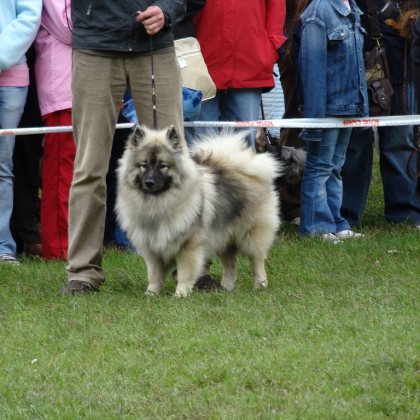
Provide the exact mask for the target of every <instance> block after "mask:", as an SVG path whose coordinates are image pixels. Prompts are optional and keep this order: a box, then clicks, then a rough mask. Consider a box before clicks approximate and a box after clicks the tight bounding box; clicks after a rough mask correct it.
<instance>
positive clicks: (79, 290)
mask: <svg viewBox="0 0 420 420" xmlns="http://www.w3.org/2000/svg"><path fill="white" fill-rule="evenodd" d="M92 292H99V289H96V288H95V287H93V286H92V285H91V284H90V283H88V282H87V281H80V280H72V281H69V282H68V283H66V284H65V285H64V287H63V288H62V289H61V290H60V291H59V292H58V293H57V296H66V295H75V294H85V293H92Z"/></svg>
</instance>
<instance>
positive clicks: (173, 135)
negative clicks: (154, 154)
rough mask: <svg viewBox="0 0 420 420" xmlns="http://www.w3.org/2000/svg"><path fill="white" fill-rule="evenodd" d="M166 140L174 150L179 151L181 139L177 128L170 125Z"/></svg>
mask: <svg viewBox="0 0 420 420" xmlns="http://www.w3.org/2000/svg"><path fill="white" fill-rule="evenodd" d="M166 139H167V140H168V142H169V143H170V144H171V146H172V147H173V148H174V149H179V148H180V147H181V137H180V135H179V133H178V131H177V129H176V128H175V126H173V125H170V126H169V127H168V129H167V131H166Z"/></svg>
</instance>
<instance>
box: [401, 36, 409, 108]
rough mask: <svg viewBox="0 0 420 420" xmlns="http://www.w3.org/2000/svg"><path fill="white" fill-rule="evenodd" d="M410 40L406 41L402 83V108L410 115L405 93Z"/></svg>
mask: <svg viewBox="0 0 420 420" xmlns="http://www.w3.org/2000/svg"><path fill="white" fill-rule="evenodd" d="M407 44H408V40H407V39H406V40H405V42H404V78H403V85H402V108H403V113H404V115H408V109H407V102H406V100H405V93H406V91H407V48H408V46H407Z"/></svg>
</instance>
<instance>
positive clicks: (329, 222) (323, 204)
mask: <svg viewBox="0 0 420 420" xmlns="http://www.w3.org/2000/svg"><path fill="white" fill-rule="evenodd" d="M338 136H339V129H336V128H329V129H324V130H323V135H322V140H321V141H308V142H307V147H306V149H307V155H306V164H305V170H304V174H303V179H302V192H301V213H300V226H299V233H300V234H301V235H315V234H321V233H336V225H335V219H334V215H333V214H332V213H331V209H330V207H329V205H328V197H327V181H328V180H329V178H330V176H331V174H332V171H333V158H334V154H335V148H336V144H337V140H338Z"/></svg>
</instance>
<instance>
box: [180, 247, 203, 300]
mask: <svg viewBox="0 0 420 420" xmlns="http://www.w3.org/2000/svg"><path fill="white" fill-rule="evenodd" d="M204 265H205V256H204V250H203V249H202V248H201V247H199V246H198V247H196V248H195V249H192V247H189V248H188V249H185V250H184V251H182V252H181V253H180V254H179V255H178V257H177V258H176V266H177V272H178V286H177V288H176V290H175V296H178V297H186V296H188V295H189V294H190V293H191V292H192V290H193V288H194V285H195V283H196V281H197V279H198V278H199V277H200V276H201V275H202V274H203V270H204Z"/></svg>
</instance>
